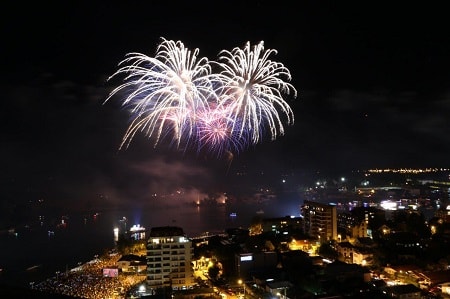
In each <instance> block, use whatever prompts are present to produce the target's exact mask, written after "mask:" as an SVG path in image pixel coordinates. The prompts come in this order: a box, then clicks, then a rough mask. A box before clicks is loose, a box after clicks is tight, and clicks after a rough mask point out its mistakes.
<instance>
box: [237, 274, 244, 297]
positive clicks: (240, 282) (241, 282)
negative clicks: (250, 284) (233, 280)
mask: <svg viewBox="0 0 450 299" xmlns="http://www.w3.org/2000/svg"><path fill="white" fill-rule="evenodd" d="M238 284H239V285H242V284H244V295H243V297H242V298H244V299H245V282H243V281H242V279H239V280H238Z"/></svg>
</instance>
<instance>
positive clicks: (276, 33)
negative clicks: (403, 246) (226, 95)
mask: <svg viewBox="0 0 450 299" xmlns="http://www.w3.org/2000/svg"><path fill="white" fill-rule="evenodd" d="M44 3H45V4H44ZM49 3H52V2H39V3H35V4H34V3H32V4H29V3H26V4H25V2H23V3H21V2H20V1H16V2H14V3H10V4H9V5H8V7H9V8H7V9H3V10H2V12H1V18H0V24H1V26H0V32H1V38H2V43H1V45H2V46H1V47H0V53H1V57H2V72H1V73H2V80H1V82H0V84H1V87H2V90H3V93H2V96H3V99H2V106H3V108H2V109H1V110H0V111H1V112H0V113H1V123H2V128H3V138H2V139H1V142H2V147H1V152H0V156H1V160H0V161H1V164H2V176H1V177H2V181H3V182H2V185H1V186H3V187H5V188H6V189H5V190H11V189H12V190H13V192H12V193H9V194H10V195H9V196H11V197H13V196H15V195H14V192H19V191H20V192H22V193H23V192H28V193H29V194H43V195H42V196H45V194H46V192H49V191H48V190H47V189H48V188H54V187H49V186H55V185H57V186H58V190H63V191H64V192H65V193H64V194H67V196H71V195H69V194H72V196H74V195H73V194H76V193H79V194H85V193H84V192H88V193H90V196H93V195H92V194H97V193H98V194H104V193H108V194H109V196H111V197H112V196H114V194H122V193H123V192H128V193H127V194H128V195H130V194H131V195H130V196H131V197H136V198H140V197H142V198H144V197H146V196H147V195H143V194H144V193H145V194H148V193H151V192H153V191H154V189H158V190H159V189H160V188H162V187H163V186H164V187H166V186H167V187H168V189H171V188H172V187H173V186H184V187H186V188H192V189H204V188H205V186H209V187H210V186H219V188H220V187H221V185H222V184H223V185H226V182H227V177H228V176H229V174H230V171H231V172H232V173H233V172H234V171H235V170H236V169H242V168H244V167H245V168H246V170H247V171H249V173H252V172H253V171H254V172H262V171H264V172H265V173H268V172H278V171H281V172H283V171H287V172H289V171H291V170H299V169H300V170H303V169H307V170H310V169H313V170H314V169H318V170H322V171H330V172H335V173H338V172H344V171H349V170H353V169H367V168H376V167H378V168H385V167H408V168H410V167H411V168H413V167H449V165H450V158H449V157H450V156H449V152H450V130H449V129H450V126H449V121H448V119H449V117H450V93H449V91H450V55H449V54H450V32H449V31H450V26H448V18H447V15H446V13H447V9H445V8H444V7H443V6H442V7H440V6H439V5H436V4H434V3H433V4H429V3H427V4H425V3H424V2H420V3H417V4H411V2H405V5H401V4H400V3H397V4H395V5H393V4H392V1H391V2H388V1H386V2H383V1H376V2H375V1H374V2H366V1H354V2H345V4H342V3H339V2H338V1H309V2H307V1H300V2H298V1H209V2H206V4H205V2H204V1H199V2H196V1H183V2H181V3H183V4H179V3H177V2H176V1H121V2H120V3H119V4H117V3H115V4H111V3H108V2H104V3H103V4H99V3H94V4H93V3H89V4H78V3H77V1H55V2H53V3H52V4H51V5H50V4H49ZM161 37H165V38H167V39H171V40H180V41H182V42H183V43H184V44H185V46H186V47H188V48H192V49H193V48H199V49H200V56H206V57H208V58H210V59H214V58H215V57H216V55H217V54H218V52H219V51H220V50H222V49H227V50H231V49H232V48H234V47H242V46H243V45H244V44H245V42H247V41H250V42H251V43H257V42H259V41H261V40H263V41H264V45H265V48H266V49H276V50H277V51H278V54H277V55H276V56H274V57H272V59H273V60H277V61H279V62H282V63H283V64H284V65H285V66H286V67H287V68H288V69H289V70H290V72H291V75H292V81H291V83H292V84H293V85H294V86H295V88H296V89H297V91H298V97H297V99H295V100H293V99H292V98H289V99H287V100H288V101H289V103H290V105H291V107H292V108H293V110H294V115H295V123H294V125H293V126H292V127H289V128H288V129H287V130H286V134H285V135H284V136H281V137H279V138H278V139H277V140H275V141H272V142H270V141H264V142H263V143H261V144H258V145H256V146H255V147H252V148H250V149H248V150H247V151H245V152H243V153H242V154H241V155H239V156H235V157H234V158H233V160H232V161H231V164H230V161H229V160H228V161H227V160H226V159H225V158H224V159H212V158H204V157H197V156H195V155H189V154H187V155H186V154H181V153H178V152H176V151H174V150H173V149H168V148H157V149H154V148H153V147H152V144H151V143H150V142H148V140H147V139H146V138H144V137H142V138H140V137H137V138H136V140H135V142H134V143H133V144H132V145H131V146H130V148H129V149H128V150H126V151H118V147H119V145H120V141H121V138H122V136H123V134H124V133H125V130H126V127H127V125H128V117H129V115H127V113H126V111H124V110H122V109H121V107H120V103H118V102H109V103H107V104H106V105H103V101H104V100H105V99H106V97H107V96H108V93H109V92H110V91H111V90H112V88H113V87H114V86H112V85H111V84H110V82H107V80H106V79H107V78H108V77H109V76H110V75H112V74H113V73H114V72H115V71H116V70H117V64H118V63H119V62H120V61H121V60H122V59H123V58H124V56H125V54H127V53H129V52H140V53H144V54H146V55H149V56H153V55H154V53H155V50H156V46H157V45H158V43H159V42H160V38H161ZM11 186H12V188H10V187H11ZM24 186H25V187H24ZM86 190H89V191H86ZM124 190H128V191H124Z"/></svg>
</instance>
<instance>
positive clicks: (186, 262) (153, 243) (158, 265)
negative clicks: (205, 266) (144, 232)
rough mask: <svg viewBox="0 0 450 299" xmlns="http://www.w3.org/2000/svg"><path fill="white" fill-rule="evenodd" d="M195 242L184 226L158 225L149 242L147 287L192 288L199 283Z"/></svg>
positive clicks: (153, 229)
mask: <svg viewBox="0 0 450 299" xmlns="http://www.w3.org/2000/svg"><path fill="white" fill-rule="evenodd" d="M193 256H194V249H193V247H192V241H191V240H189V239H188V238H187V237H186V236H185V235H184V232H183V229H181V228H179V227H174V226H164V227H154V228H152V229H151V231H150V236H149V238H148V241H147V286H148V287H149V288H151V289H157V288H162V287H171V288H172V289H173V290H183V289H189V288H192V286H193V285H194V284H195V280H194V276H193V270H192V265H191V261H192V258H193Z"/></svg>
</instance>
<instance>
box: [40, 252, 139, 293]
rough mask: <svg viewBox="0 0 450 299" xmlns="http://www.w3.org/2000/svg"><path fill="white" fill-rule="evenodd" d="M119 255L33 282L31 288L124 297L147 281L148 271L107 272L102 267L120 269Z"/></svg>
mask: <svg viewBox="0 0 450 299" xmlns="http://www.w3.org/2000/svg"><path fill="white" fill-rule="evenodd" d="M119 259H120V255H119V254H108V255H105V256H102V257H100V258H98V257H96V258H95V259H94V260H92V261H89V262H88V263H86V264H83V265H80V266H79V267H76V268H74V269H71V270H70V271H67V272H64V273H58V274H57V275H56V276H55V277H52V278H49V279H47V280H44V281H43V282H40V283H37V284H34V285H32V289H34V290H38V291H41V292H45V293H52V294H61V295H66V296H71V297H77V298H92V299H96V298H123V297H124V294H125V293H126V292H127V291H128V290H130V289H131V288H132V287H133V286H135V285H137V284H139V283H141V282H143V281H145V279H146V276H145V274H123V273H119V274H118V275H117V276H116V277H108V276H105V275H104V272H103V269H111V268H117V261H118V260H119Z"/></svg>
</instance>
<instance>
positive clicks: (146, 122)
mask: <svg viewBox="0 0 450 299" xmlns="http://www.w3.org/2000/svg"><path fill="white" fill-rule="evenodd" d="M198 54H199V49H194V50H193V51H191V50H189V49H188V48H186V47H185V46H184V44H183V43H182V42H180V41H171V40H166V39H164V38H163V39H162V42H161V43H160V44H159V45H158V47H157V50H156V55H155V57H149V56H146V55H144V54H140V53H129V54H127V55H126V57H125V59H124V60H122V61H121V62H120V63H119V69H118V70H117V71H116V72H115V73H114V74H113V75H112V76H111V77H110V78H109V79H108V80H111V79H112V78H114V77H117V76H119V75H120V76H123V83H122V84H120V85H119V86H118V87H116V88H114V89H113V90H112V92H110V94H109V96H108V98H107V99H106V101H108V100H110V99H111V98H112V97H113V96H114V95H116V94H118V93H119V92H125V93H126V96H125V98H124V99H123V100H122V106H124V107H128V108H129V109H130V112H131V122H130V125H129V127H128V129H127V131H126V133H125V135H124V137H123V139H122V143H121V146H120V148H122V147H128V146H129V143H130V142H131V141H132V139H133V137H134V136H135V134H136V133H138V132H142V133H144V134H145V135H146V136H148V137H150V138H152V139H154V146H157V145H158V143H159V142H160V141H161V140H162V139H166V138H168V139H169V140H170V142H171V143H172V144H176V147H180V146H181V145H182V146H183V147H190V146H192V147H194V148H197V150H198V151H199V152H205V151H206V152H209V153H213V154H215V155H217V156H221V155H223V154H224V153H231V154H233V153H239V152H241V151H242V150H244V149H245V148H247V147H248V146H250V145H252V144H256V143H258V142H260V141H261V140H262V138H263V137H264V134H265V133H264V132H266V131H267V132H269V136H270V139H272V140H274V139H276V138H277V137H278V136H280V135H283V134H284V126H283V123H284V122H286V123H287V124H288V125H290V124H293V122H294V115H293V111H292V109H291V108H290V106H289V105H288V103H287V102H286V101H285V100H284V99H283V95H289V94H293V96H294V97H296V95H297V91H296V90H295V88H294V87H293V86H292V85H291V84H290V83H288V81H290V80H291V75H290V72H289V70H288V69H287V68H286V67H285V66H284V65H283V64H282V63H279V62H274V61H272V60H270V59H269V56H270V55H271V54H276V50H271V49H269V50H264V43H263V42H260V43H259V44H257V45H256V46H254V47H251V45H250V43H249V42H248V43H247V44H246V45H245V47H244V48H243V49H240V48H234V49H233V50H231V51H226V50H223V51H221V52H220V53H219V59H218V61H217V62H215V61H209V60H208V59H207V58H205V57H202V58H200V57H199V56H198ZM213 66H214V67H217V68H218V70H219V72H218V73H213V72H212V67H213ZM106 101H105V102H106Z"/></svg>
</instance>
